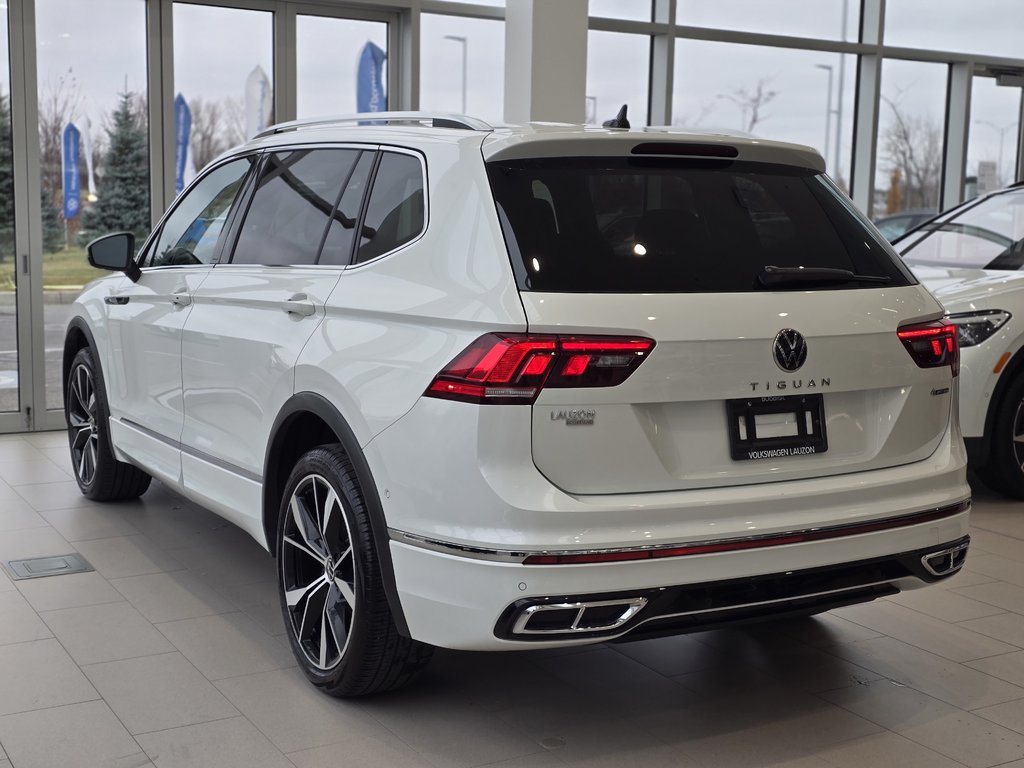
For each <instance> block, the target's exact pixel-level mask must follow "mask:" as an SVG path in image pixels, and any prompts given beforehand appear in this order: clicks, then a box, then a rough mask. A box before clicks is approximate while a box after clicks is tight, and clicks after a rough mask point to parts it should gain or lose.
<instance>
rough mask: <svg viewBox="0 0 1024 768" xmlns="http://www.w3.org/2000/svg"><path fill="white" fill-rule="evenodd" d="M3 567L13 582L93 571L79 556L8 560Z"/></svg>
mask: <svg viewBox="0 0 1024 768" xmlns="http://www.w3.org/2000/svg"><path fill="white" fill-rule="evenodd" d="M4 565H6V566H7V570H8V571H10V573H11V576H12V578H14V580H15V581H19V580H21V579H39V578H42V577H43V576H62V575H64V574H65V573H85V572H86V571H91V570H93V567H92V566H91V565H89V563H88V562H86V560H85V558H84V557H82V556H81V555H79V554H71V555H52V556H49V557H30V558H28V559H26V560H8V561H7V562H6V563H4Z"/></svg>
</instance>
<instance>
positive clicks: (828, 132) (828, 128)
mask: <svg viewBox="0 0 1024 768" xmlns="http://www.w3.org/2000/svg"><path fill="white" fill-rule="evenodd" d="M814 66H815V67H816V68H818V69H824V70H827V71H828V98H827V99H826V100H825V151H824V152H823V153H822V154H823V156H824V157H825V162H826V163H827V162H828V147H829V141H830V140H831V136H832V65H831V64H815V65H814ZM838 173H839V169H838V168H837V167H833V168H832V175H833V176H835V175H837V174H838Z"/></svg>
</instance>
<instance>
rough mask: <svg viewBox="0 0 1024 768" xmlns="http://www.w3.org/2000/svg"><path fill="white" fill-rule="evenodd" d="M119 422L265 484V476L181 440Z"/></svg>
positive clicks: (248, 478) (135, 425)
mask: <svg viewBox="0 0 1024 768" xmlns="http://www.w3.org/2000/svg"><path fill="white" fill-rule="evenodd" d="M118 421H119V422H121V423H122V424H123V425H124V426H126V427H131V428H132V429H134V430H137V431H139V432H141V433H142V434H144V435H146V436H147V437H152V438H153V439H154V440H159V441H160V442H161V443H164V444H165V445H169V446H171V447H172V448H176V449H177V450H179V451H181V452H182V453H187V454H188V455H189V456H191V457H192V458H195V459H199V460H200V461H205V462H206V463H207V464H213V466H215V467H218V468H220V469H223V470H226V471H228V472H231V473H232V474H235V475H238V476H239V477H244V478H245V479H246V480H252V481H253V482H254V483H260V484H262V483H263V475H257V474H256V473H255V472H250V471H249V470H247V469H244V468H242V467H238V466H235V465H234V464H231V463H229V462H227V461H224V460H223V459H218V458H217V457H216V456H211V455H210V454H208V453H203V452H202V451H197V450H196V449H195V448H191V447H189V446H187V445H184V444H183V443H182V442H181V441H179V440H174V439H173V438H170V437H166V436H165V435H161V434H160V433H159V432H154V431H153V430H152V429H150V428H149V427H144V426H142V425H141V424H137V423H135V422H134V421H132V420H131V419H124V418H120V419H118Z"/></svg>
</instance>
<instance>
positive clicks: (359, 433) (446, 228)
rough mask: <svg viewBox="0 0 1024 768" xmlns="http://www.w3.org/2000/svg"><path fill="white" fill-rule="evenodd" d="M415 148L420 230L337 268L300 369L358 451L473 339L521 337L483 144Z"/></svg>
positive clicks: (298, 384)
mask: <svg viewBox="0 0 1024 768" xmlns="http://www.w3.org/2000/svg"><path fill="white" fill-rule="evenodd" d="M418 144H419V145H420V147H421V148H422V149H423V150H424V154H425V157H426V164H427V195H426V196H427V200H428V205H427V210H428V215H429V216H430V219H429V220H428V224H427V227H426V231H425V233H424V234H423V235H422V237H420V238H419V239H417V240H415V241H413V242H411V243H409V244H408V245H405V246H403V247H400V248H399V249H397V250H396V251H393V252H391V253H389V254H385V255H383V256H381V257H380V258H377V259H375V260H373V261H369V262H367V263H365V264H358V265H355V266H351V267H349V268H347V269H346V270H345V271H344V274H343V275H342V277H341V280H339V281H338V284H337V286H336V287H335V289H334V292H333V293H332V294H331V296H330V298H329V299H328V300H327V305H326V307H325V311H326V316H325V318H324V322H323V323H322V324H321V325H320V326H319V327H318V328H317V329H316V331H315V332H314V334H313V335H312V337H311V338H310V339H309V341H308V343H307V344H306V346H305V348H304V349H303V350H302V354H301V355H300V356H299V359H298V361H297V364H296V368H295V391H296V392H313V393H316V394H319V395H322V396H323V397H325V398H326V399H328V400H330V401H331V402H333V403H334V404H335V405H336V406H337V407H338V409H339V411H340V412H341V414H342V416H343V417H344V418H345V420H346V421H348V423H349V424H350V425H351V427H352V430H353V432H354V433H355V435H356V438H357V439H358V441H359V444H360V445H363V446H365V445H366V444H367V443H369V442H370V440H371V439H372V438H373V437H374V436H375V435H377V434H379V433H380V432H382V431H383V430H385V429H386V428H387V427H389V426H390V425H391V424H393V423H394V422H395V421H396V420H398V418H399V417H401V416H402V415H403V414H405V413H407V412H408V411H409V410H410V409H411V408H412V407H413V406H414V405H415V404H416V402H417V401H418V400H419V399H420V396H421V395H422V394H423V392H424V391H425V390H426V388H427V386H428V385H429V384H430V381H431V380H432V379H433V377H434V375H435V374H436V373H437V371H439V370H440V369H441V368H442V367H443V366H444V365H445V364H446V363H448V362H449V361H450V360H451V359H452V358H453V357H455V356H456V355H457V354H458V353H459V352H461V351H462V350H463V349H464V348H465V347H466V345H468V344H469V343H470V342H471V341H472V340H473V339H475V338H477V337H478V336H479V335H481V334H482V333H485V332H488V331H508V332H516V331H524V330H526V317H525V314H524V311H523V305H522V302H521V301H520V298H519V292H518V290H517V288H516V285H515V281H514V279H513V276H512V271H511V268H510V266H509V260H508V254H507V252H506V250H505V245H504V240H503V238H502V234H501V229H500V227H499V225H498V217H497V212H496V210H495V207H494V203H493V201H492V199H491V197H490V192H489V187H488V182H487V175H486V173H485V171H484V166H483V162H482V160H481V158H480V138H479V137H469V138H467V139H463V140H461V141H458V142H452V141H443V142H442V141H436V142H430V141H428V140H426V139H421V140H420V141H419V142H418ZM382 149H384V150H386V149H387V147H386V146H384V147H382ZM439 437H440V438H441V439H443V436H439V435H436V434H435V435H434V436H433V439H438V438H439ZM378 484H379V481H378Z"/></svg>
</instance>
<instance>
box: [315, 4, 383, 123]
mask: <svg viewBox="0 0 1024 768" xmlns="http://www.w3.org/2000/svg"><path fill="white" fill-rule="evenodd" d="M367 46H370V48H369V49H368V50H367ZM387 51H388V25H387V24H385V23H383V22H379V21H360V20H357V19H336V18H330V17H325V16H303V15H300V16H298V17H297V19H296V58H297V83H296V101H297V115H296V116H297V117H300V118H302V117H313V116H316V115H347V114H352V113H353V112H357V111H359V105H358V104H357V101H356V82H357V77H358V72H359V62H360V57H362V56H363V55H364V52H365V55H366V56H369V57H370V62H371V63H372V62H373V58H372V57H373V54H377V55H380V54H381V53H382V54H383V55H384V61H383V64H382V65H381V69H380V73H379V74H380V78H381V79H380V82H381V83H382V87H383V89H384V91H385V95H386V92H387V87H386V84H387V82H388V77H387V71H388V67H387V58H386V56H387ZM370 66H371V71H373V73H374V74H375V75H376V74H377V73H376V71H375V69H374V68H373V67H372V65H370ZM386 108H387V104H382V105H380V108H379V109H377V110H374V111H376V112H381V111H383V110H384V109H386Z"/></svg>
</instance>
